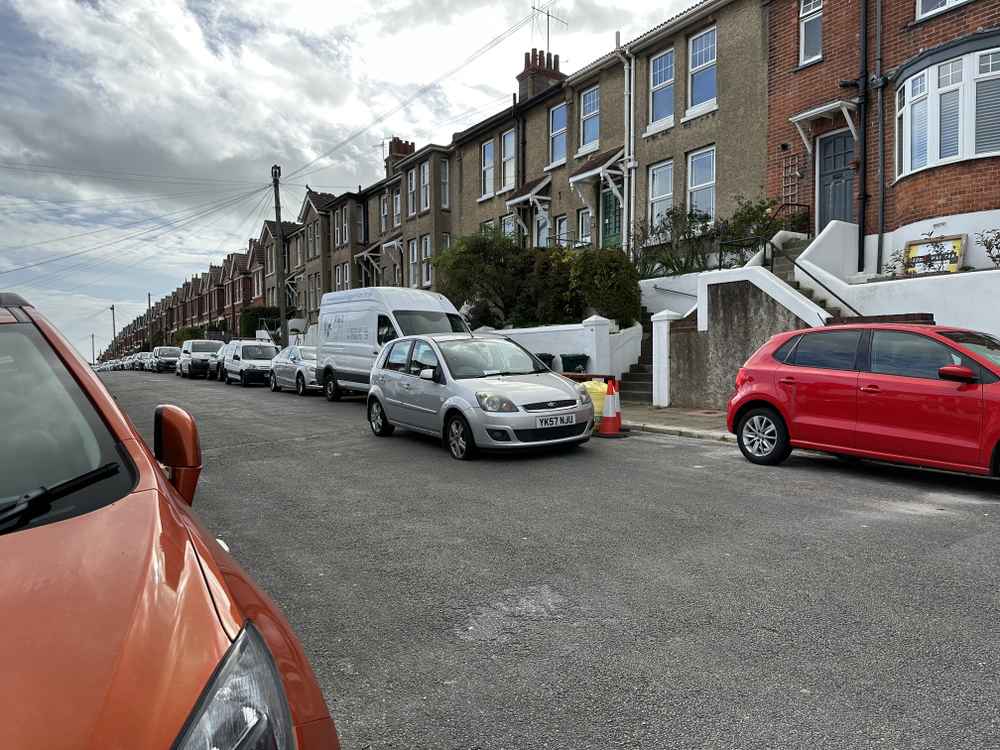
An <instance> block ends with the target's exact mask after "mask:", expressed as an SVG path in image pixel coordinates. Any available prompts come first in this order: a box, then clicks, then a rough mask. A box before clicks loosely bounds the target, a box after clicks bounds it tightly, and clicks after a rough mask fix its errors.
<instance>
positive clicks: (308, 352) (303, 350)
mask: <svg viewBox="0 0 1000 750" xmlns="http://www.w3.org/2000/svg"><path fill="white" fill-rule="evenodd" d="M299 356H301V357H302V359H316V347H314V346H300V347H299Z"/></svg>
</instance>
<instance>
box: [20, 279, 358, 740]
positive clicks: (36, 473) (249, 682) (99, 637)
mask: <svg viewBox="0 0 1000 750" xmlns="http://www.w3.org/2000/svg"><path fill="white" fill-rule="evenodd" d="M200 472H201V448H200V446H199V443H198V431H197V428H196V427H195V424H194V421H193V420H192V419H191V417H190V416H189V415H188V414H187V413H186V412H184V411H183V410H181V409H179V408H177V407H176V406H161V407H159V408H158V409H157V410H156V415H155V427H154V449H153V451H152V452H151V451H150V450H149V448H148V447H147V446H146V444H145V443H144V442H143V441H142V439H141V437H140V436H139V433H138V431H137V430H136V429H135V426H134V425H133V424H132V423H131V422H130V421H129V419H128V418H127V417H126V416H125V415H124V414H123V413H122V411H121V410H120V409H119V408H118V407H117V406H116V405H115V403H114V401H113V400H112V398H111V396H110V395H109V394H108V392H107V390H106V389H105V388H104V386H103V384H102V383H101V382H100V380H99V379H98V378H97V377H96V376H95V375H94V374H93V373H92V372H91V369H90V367H89V366H88V365H87V364H86V363H85V362H84V361H83V360H82V359H80V357H79V356H78V355H77V354H76V353H75V352H74V350H73V348H72V347H71V346H70V345H69V344H68V343H67V342H66V340H65V339H63V337H62V336H61V335H60V334H59V333H58V332H57V331H56V330H55V329H54V328H53V327H52V326H51V325H50V324H49V323H48V322H47V321H46V320H45V319H44V318H43V317H42V316H41V315H39V313H38V312H37V311H35V310H34V309H33V308H32V307H31V306H30V305H29V304H28V303H26V302H25V301H24V300H23V299H21V298H20V297H18V296H17V295H13V294H5V293H0V664H2V667H0V705H3V706H4V707H5V709H6V714H7V719H5V720H4V722H3V728H2V729H0V745H2V746H3V747H4V748H5V749H6V748H10V749H11V750H20V749H21V748H31V749H32V750H34V749H35V748H45V750H59V749H60V748H73V749H74V750H79V749H80V748H101V749H102V750H117V749H118V748H121V749H122V750H124V749H125V748H129V749H132V748H144V749H145V748H176V749H177V750H188V749H189V748H199V750H201V749H203V748H220V749H222V750H228V749H229V748H232V749H234V750H235V749H236V748H239V749H240V750H292V749H293V748H298V750H311V749H312V748H338V747H339V744H338V741H337V731H336V729H335V727H334V724H333V720H332V719H331V718H330V715H329V712H328V711H327V707H326V703H325V702H324V700H323V694H322V692H321V691H320V689H319V685H318V684H317V682H316V677H315V675H314V674H313V672H312V669H311V668H310V666H309V663H308V661H307V660H306V657H305V654H304V653H303V652H302V647H301V645H300V644H299V642H298V640H297V639H296V637H295V635H294V634H293V633H292V630H291V628H290V627H289V625H288V623H287V622H286V621H285V618H284V617H283V616H282V615H281V613H280V612H279V610H278V608H277V606H275V604H274V603H273V602H272V601H271V600H270V599H269V598H268V597H267V595H266V594H264V593H263V592H262V591H261V590H260V589H259V588H258V587H257V585H256V584H255V583H254V582H253V581H252V580H251V579H250V577H249V576H248V575H247V574H246V572H244V571H243V569H242V568H240V566H239V565H238V564H237V563H236V561H235V560H233V558H232V557H230V556H229V555H228V554H227V553H226V551H225V550H224V549H223V548H222V547H221V546H220V545H219V543H218V542H216V541H215V539H214V538H213V536H212V535H211V534H210V533H209V532H208V531H206V530H205V528H204V527H203V526H202V525H201V524H200V523H199V522H198V520H197V519H196V518H195V517H194V515H193V514H192V512H191V509H190V505H191V501H192V499H193V497H194V493H195V488H196V486H197V483H198V475H199V474H200Z"/></svg>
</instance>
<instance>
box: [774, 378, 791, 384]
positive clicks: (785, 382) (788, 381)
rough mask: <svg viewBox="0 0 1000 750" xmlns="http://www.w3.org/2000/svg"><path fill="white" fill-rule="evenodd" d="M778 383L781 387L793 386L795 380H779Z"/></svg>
mask: <svg viewBox="0 0 1000 750" xmlns="http://www.w3.org/2000/svg"><path fill="white" fill-rule="evenodd" d="M778 382H779V383H781V384H782V385H795V378H781V379H780V380H778Z"/></svg>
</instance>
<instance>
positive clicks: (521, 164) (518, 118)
mask: <svg viewBox="0 0 1000 750" xmlns="http://www.w3.org/2000/svg"><path fill="white" fill-rule="evenodd" d="M556 57H557V58H558V57H559V56H558V55H556ZM512 107H513V114H514V122H515V123H516V124H517V129H518V130H519V131H520V132H521V138H520V141H521V144H520V146H519V148H518V151H517V161H518V165H517V182H518V185H519V186H520V187H523V186H524V183H525V176H526V175H525V172H526V171H527V169H528V157H527V150H528V118H527V116H526V115H525V114H518V109H517V94H514V102H513V105H512ZM546 127H548V125H546ZM546 161H548V159H546ZM520 212H521V209H520V208H519V207H515V208H514V218H515V220H516V221H517V222H518V223H519V224H520V223H521V213H520ZM514 233H515V234H517V227H515V228H514ZM521 242H522V245H525V246H527V245H528V243H530V242H531V238H530V237H528V236H525V235H524V234H522V236H521Z"/></svg>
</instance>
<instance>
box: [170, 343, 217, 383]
mask: <svg viewBox="0 0 1000 750" xmlns="http://www.w3.org/2000/svg"><path fill="white" fill-rule="evenodd" d="M221 348H222V342H221V341H211V340H209V339H188V340H187V341H184V342H182V343H181V356H180V359H178V361H177V366H178V368H179V369H180V376H181V377H182V378H193V377H195V376H201V377H203V378H207V377H208V362H209V357H210V355H212V354H214V353H215V352H217V351H219V349H221Z"/></svg>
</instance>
